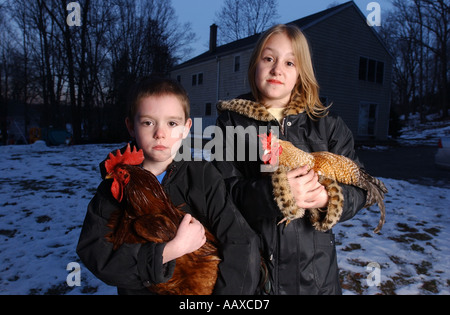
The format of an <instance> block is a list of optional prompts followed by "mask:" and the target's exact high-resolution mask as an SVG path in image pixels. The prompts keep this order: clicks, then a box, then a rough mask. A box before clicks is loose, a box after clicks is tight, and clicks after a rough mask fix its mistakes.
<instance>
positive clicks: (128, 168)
mask: <svg viewBox="0 0 450 315" xmlns="http://www.w3.org/2000/svg"><path fill="white" fill-rule="evenodd" d="M143 160H144V154H143V152H142V150H139V151H137V150H136V149H134V150H133V151H131V148H130V145H128V147H127V149H126V151H125V152H124V153H123V154H122V153H121V152H120V150H117V152H116V155H114V154H112V153H110V155H109V159H108V160H106V162H105V168H106V172H107V176H106V179H113V182H112V184H111V193H112V195H113V197H114V198H115V199H116V200H117V201H118V202H119V203H120V210H119V211H117V212H116V213H114V214H113V215H112V216H111V218H110V220H109V222H108V227H109V228H111V232H110V233H109V234H108V235H106V238H107V240H108V241H110V242H112V243H113V248H114V249H117V248H119V246H121V245H122V244H123V243H130V244H135V243H146V242H154V243H165V242H168V241H170V240H172V239H173V238H174V237H175V235H176V232H177V230H178V226H179V225H180V222H181V220H182V219H183V217H184V216H185V214H186V213H184V212H183V211H182V210H180V209H178V208H177V207H175V206H174V205H173V204H172V202H171V201H170V199H169V198H168V197H167V195H166V193H165V192H164V190H163V188H162V186H161V184H160V183H159V182H158V180H157V179H156V177H155V176H154V175H153V174H152V173H150V172H149V171H147V170H145V169H143V168H142V167H140V166H139V165H140V164H142V162H143ZM205 233H206V240H207V241H206V243H205V244H204V245H203V246H202V247H201V248H199V249H198V250H196V251H194V252H192V253H189V254H186V255H184V256H182V257H179V258H177V260H176V266H175V270H174V273H173V276H172V278H171V279H170V280H169V281H168V282H166V283H160V284H154V285H152V286H150V287H149V290H150V291H152V292H154V293H157V294H160V295H209V294H211V293H212V291H213V289H214V286H215V283H216V280H217V274H218V264H219V262H220V258H219V254H218V250H217V246H216V245H215V244H216V240H215V238H214V236H213V235H212V234H211V233H210V232H209V231H207V230H206V229H205Z"/></svg>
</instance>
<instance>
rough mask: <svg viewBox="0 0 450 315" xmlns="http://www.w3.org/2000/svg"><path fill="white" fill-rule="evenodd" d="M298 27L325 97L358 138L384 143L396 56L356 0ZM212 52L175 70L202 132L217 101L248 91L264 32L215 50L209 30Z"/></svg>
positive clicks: (212, 116) (174, 75) (307, 19)
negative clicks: (251, 62)
mask: <svg viewBox="0 0 450 315" xmlns="http://www.w3.org/2000/svg"><path fill="white" fill-rule="evenodd" d="M288 24H295V25H297V26H298V27H299V28H300V29H301V30H302V31H303V32H304V33H305V35H306V37H307V38H308V41H309V43H310V45H311V50H312V55H313V63H314V68H315V71H316V76H317V79H318V81H319V85H320V95H321V99H322V100H323V102H324V103H325V104H328V105H329V104H332V106H331V109H330V111H331V113H332V114H335V115H339V116H341V117H342V118H343V119H344V121H345V122H346V123H347V125H348V126H349V128H350V129H351V130H352V132H353V134H354V136H355V139H356V140H361V141H364V140H386V139H387V136H388V129H389V113H390V87H391V73H392V57H391V55H390V54H389V52H388V50H387V49H386V47H385V46H384V44H383V42H382V41H381V39H380V37H379V36H378V34H377V33H376V31H375V30H374V29H373V28H372V27H371V26H369V25H368V23H367V20H366V17H365V16H364V14H363V13H362V12H361V11H360V10H359V8H358V7H357V6H356V4H355V3H354V2H353V1H350V2H346V3H344V4H341V5H338V6H336V7H333V8H330V9H327V10H324V11H322V12H319V13H316V14H313V15H310V16H307V17H304V18H302V19H299V20H296V21H293V22H290V23H288ZM210 34H211V38H210V49H209V50H208V51H207V52H205V53H203V54H201V55H199V56H197V57H195V58H193V59H191V60H188V61H186V62H184V63H182V64H180V65H178V66H175V67H174V68H173V69H172V71H171V77H172V78H173V79H176V80H178V81H179V82H180V83H181V84H182V85H183V86H184V88H185V89H186V90H187V92H188V93H189V97H190V100H191V106H192V109H191V114H192V118H202V120H199V119H196V120H195V123H197V124H198V123H199V122H201V125H202V126H201V128H200V127H199V126H194V129H193V130H194V133H196V134H197V133H199V131H200V133H201V132H202V131H201V130H204V129H205V128H206V127H207V126H209V125H214V124H215V120H216V117H217V109H216V106H215V105H216V102H217V101H218V100H227V99H231V98H235V97H236V96H238V95H240V94H244V93H248V92H249V91H250V86H249V83H248V79H247V68H248V64H249V59H250V55H251V52H252V50H253V47H254V46H255V44H256V42H257V40H258V38H259V36H260V34H257V35H253V36H250V37H247V38H243V39H241V40H237V41H235V42H232V43H229V44H226V45H223V46H219V47H217V46H216V39H217V26H215V25H212V26H211V32H210Z"/></svg>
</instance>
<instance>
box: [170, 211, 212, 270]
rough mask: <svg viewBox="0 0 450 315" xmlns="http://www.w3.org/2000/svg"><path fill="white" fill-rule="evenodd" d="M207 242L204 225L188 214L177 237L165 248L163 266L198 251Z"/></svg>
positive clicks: (179, 228)
mask: <svg viewBox="0 0 450 315" xmlns="http://www.w3.org/2000/svg"><path fill="white" fill-rule="evenodd" d="M205 242H206V236H205V228H204V227H203V225H202V224H201V223H200V222H199V221H198V220H196V219H195V218H193V217H192V216H191V215H190V214H186V215H185V216H184V218H183V220H182V221H181V223H180V226H179V227H178V231H177V235H176V236H175V238H174V239H173V240H171V241H170V242H168V243H167V244H166V247H165V248H164V251H163V264H165V263H167V262H169V261H171V260H174V259H177V258H178V257H181V256H183V255H185V254H189V253H192V252H194V251H196V250H197V249H199V248H200V247H202V246H203V244H205Z"/></svg>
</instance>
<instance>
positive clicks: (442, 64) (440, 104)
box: [381, 0, 450, 119]
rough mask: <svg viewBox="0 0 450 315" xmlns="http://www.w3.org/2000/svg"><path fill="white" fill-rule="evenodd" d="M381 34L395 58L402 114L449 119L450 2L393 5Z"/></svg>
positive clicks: (397, 0) (396, 92)
mask: <svg viewBox="0 0 450 315" xmlns="http://www.w3.org/2000/svg"><path fill="white" fill-rule="evenodd" d="M393 6H394V10H393V11H392V12H391V13H390V14H389V18H387V19H386V22H385V23H384V25H383V27H382V29H381V34H382V36H383V37H384V39H385V42H386V44H387V46H388V47H389V49H390V51H391V54H392V55H393V56H394V77H393V83H394V86H393V88H394V93H393V95H394V96H396V97H397V100H396V101H397V103H398V104H399V105H400V106H401V107H402V108H403V112H404V113H406V114H408V113H414V112H419V113H420V114H421V118H422V119H425V115H426V114H428V113H430V112H437V111H439V110H441V111H442V115H443V116H444V117H446V116H447V115H448V95H447V94H448V92H447V91H448V86H449V82H448V73H449V70H450V69H449V64H448V55H449V51H448V49H449V36H450V27H449V25H450V22H449V14H450V13H449V12H450V11H449V0H437V1H431V0H411V1H402V0H394V1H393Z"/></svg>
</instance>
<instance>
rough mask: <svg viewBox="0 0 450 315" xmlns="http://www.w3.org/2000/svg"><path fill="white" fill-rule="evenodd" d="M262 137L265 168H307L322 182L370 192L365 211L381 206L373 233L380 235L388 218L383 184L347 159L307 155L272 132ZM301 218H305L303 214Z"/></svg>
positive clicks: (385, 189) (286, 215) (329, 155)
mask: <svg viewBox="0 0 450 315" xmlns="http://www.w3.org/2000/svg"><path fill="white" fill-rule="evenodd" d="M259 137H260V138H261V143H262V147H263V150H264V155H263V156H262V160H263V162H264V163H265V164H270V165H272V166H278V165H279V166H284V167H286V168H287V170H291V169H296V168H299V167H303V166H304V165H308V171H309V170H311V169H313V170H314V172H316V173H317V174H318V175H319V178H320V181H323V180H327V179H331V180H334V181H336V182H338V183H342V184H345V185H353V186H356V187H359V188H362V189H364V190H365V191H366V192H367V199H366V204H365V206H364V207H370V206H371V205H373V204H375V203H378V206H379V208H380V212H381V217H380V221H379V223H378V226H377V227H376V228H375V230H374V232H375V233H378V232H379V231H380V230H381V228H382V227H383V225H384V222H385V218H386V209H385V206H384V202H383V199H384V194H385V193H387V192H388V190H387V188H386V186H385V185H384V184H383V182H381V181H380V180H379V179H377V178H375V177H373V176H371V175H369V174H368V173H367V172H366V171H364V170H363V169H361V168H360V167H359V166H358V165H357V164H356V163H355V162H353V161H352V160H351V159H349V158H347V157H345V156H342V155H337V154H334V153H331V152H326V151H322V152H312V153H307V152H305V151H302V150H300V149H299V148H297V147H295V146H294V145H293V144H292V143H290V142H289V141H283V140H280V139H277V138H276V136H275V135H273V133H272V132H271V133H270V134H269V135H266V134H262V135H259ZM283 211H284V209H282V212H283ZM311 211H313V212H314V211H318V209H311ZM283 214H284V215H285V220H286V218H289V217H292V214H291V213H290V214H289V215H288V214H287V213H285V212H283ZM317 215H318V214H317V213H313V216H316V217H317ZM294 216H295V215H294ZM301 216H303V214H302V215H301ZM301 216H296V217H301ZM285 220H283V221H285ZM283 221H282V222H283ZM287 221H288V222H289V219H287Z"/></svg>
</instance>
